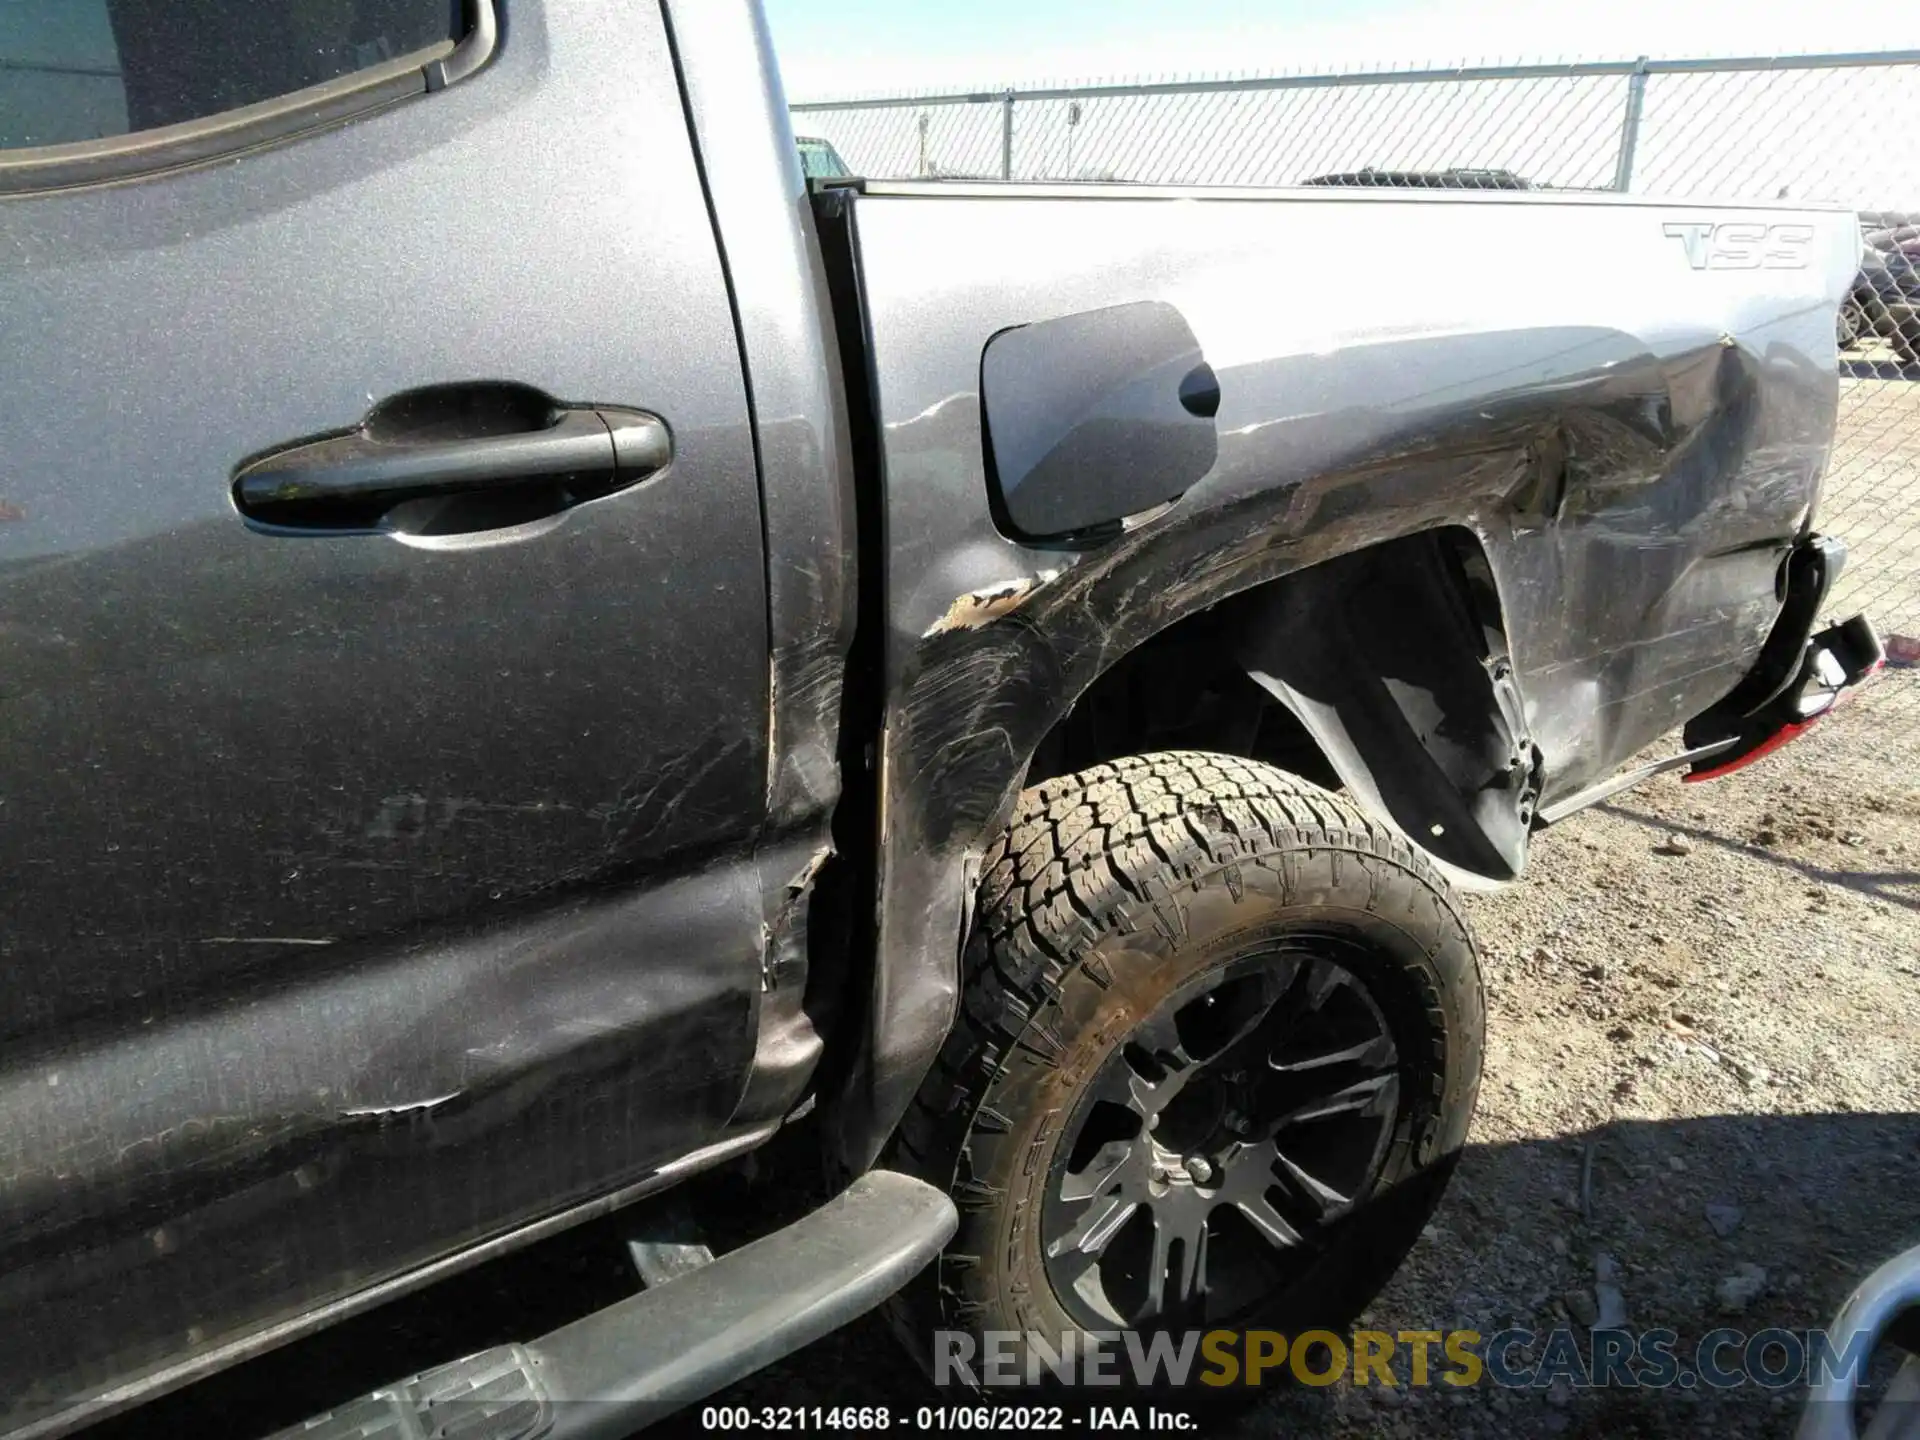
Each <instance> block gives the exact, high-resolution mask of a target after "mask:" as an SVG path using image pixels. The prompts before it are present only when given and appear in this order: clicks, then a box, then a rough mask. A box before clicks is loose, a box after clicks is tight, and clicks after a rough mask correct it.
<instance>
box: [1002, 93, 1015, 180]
mask: <svg viewBox="0 0 1920 1440" xmlns="http://www.w3.org/2000/svg"><path fill="white" fill-rule="evenodd" d="M1000 178H1001V179H1002V180H1011V179H1012V178H1013V91H1012V89H1011V88H1009V89H1008V91H1007V93H1006V94H1005V95H1004V96H1002V97H1001V99H1000Z"/></svg>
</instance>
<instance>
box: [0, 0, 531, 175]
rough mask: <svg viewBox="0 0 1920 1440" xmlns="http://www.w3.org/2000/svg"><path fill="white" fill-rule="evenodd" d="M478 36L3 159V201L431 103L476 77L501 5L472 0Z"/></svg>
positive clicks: (196, 160)
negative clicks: (209, 110)
mask: <svg viewBox="0 0 1920 1440" xmlns="http://www.w3.org/2000/svg"><path fill="white" fill-rule="evenodd" d="M466 4H467V18H468V20H469V22H470V27H469V29H468V30H467V33H466V36H465V38H463V39H461V40H459V41H453V40H442V41H440V42H439V43H438V44H435V45H429V46H427V47H426V48H425V49H421V50H415V51H413V52H412V53H410V54H407V55H402V56H400V57H399V58H398V59H394V60H389V61H386V62H385V63H384V64H380V65H370V66H368V67H367V68H366V69H364V70H356V71H354V72H353V73H352V74H350V75H342V76H340V77H339V78H338V79H335V80H327V81H323V82H322V83H321V84H318V85H309V86H308V87H307V88H306V89H304V90H293V91H290V92H288V93H287V94H285V95H276V96H274V97H273V98H272V99H270V100H262V101H260V102H258V103H257V104H253V105H244V106H242V107H240V108H239V109H237V110H223V111H221V112H220V113H219V114H217V115H207V116H203V117H202V118H200V119H198V120H186V121H182V122H181V123H180V124H177V125H162V126H159V127H157V128H155V129H152V130H137V131H135V132H133V133H132V134H130V135H109V136H105V137H103V138H101V139H99V140H79V141H73V142H71V143H68V144H65V145H37V146H31V147H28V148H25V149H20V150H0V196H4V195H18V194H22V193H31V192H34V191H42V190H65V189H70V188H72V187H75V186H80V185H98V184H104V183H106V182H108V181H112V180H127V179H131V178H134V177H136V176H141V175H149V174H153V173H156V172H159V171H166V170H177V169H179V168H181V167H182V166H186V165H197V164H200V163H201V162H203V161H207V160H215V159H219V158H220V157H222V156H226V155H234V154H238V153H240V152H242V151H246V150H254V149H257V148H259V147H260V146H262V145H269V144H272V143H274V142H275V141H280V140H290V139H293V138H295V137H297V136H300V135H304V134H306V133H307V132H308V131H312V130H318V129H321V128H323V127H325V126H328V125H333V124H336V123H338V122H339V121H342V120H346V119H349V118H351V117H353V116H355V115H360V114H364V113H365V112H367V111H369V110H377V109H379V108H380V107H382V106H385V105H390V104H393V103H394V102H395V101H398V100H405V99H409V98H411V97H413V96H416V95H427V94H431V93H432V92H434V91H436V90H444V89H445V88H446V87H447V86H449V85H452V84H454V83H456V82H458V81H461V80H464V79H466V78H467V77H468V76H470V75H472V74H474V73H475V72H476V71H478V70H479V69H480V68H481V67H482V66H483V65H485V64H486V63H487V61H488V60H490V59H492V58H493V53H494V51H495V50H496V49H497V48H498V47H499V43H500V20H499V16H498V14H497V13H496V0H466Z"/></svg>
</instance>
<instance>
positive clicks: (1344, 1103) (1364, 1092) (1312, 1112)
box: [1272, 1071, 1400, 1134]
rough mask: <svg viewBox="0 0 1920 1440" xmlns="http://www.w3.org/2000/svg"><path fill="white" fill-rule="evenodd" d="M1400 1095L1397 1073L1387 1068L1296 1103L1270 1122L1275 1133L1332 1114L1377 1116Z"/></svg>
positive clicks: (1322, 1118)
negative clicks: (1304, 1101)
mask: <svg viewBox="0 0 1920 1440" xmlns="http://www.w3.org/2000/svg"><path fill="white" fill-rule="evenodd" d="M1399 1098H1400V1076H1399V1074H1398V1073H1397V1072H1394V1071H1388V1072H1387V1073H1386V1074H1384V1075H1369V1076H1367V1077H1366V1078H1365V1079H1364V1080H1356V1081H1354V1082H1353V1084H1351V1085H1347V1086H1343V1087H1342V1088H1340V1089H1339V1090H1336V1091H1334V1092H1333V1093H1332V1094H1331V1095H1323V1096H1321V1097H1320V1098H1319V1099H1317V1100H1309V1101H1307V1103H1306V1104H1304V1105H1296V1106H1295V1107H1294V1108H1293V1109H1291V1110H1289V1111H1288V1112H1287V1113H1286V1114H1284V1115H1282V1116H1281V1117H1280V1118H1279V1119H1278V1120H1275V1121H1274V1122H1273V1127H1272V1128H1273V1131H1274V1133H1275V1134H1278V1133H1279V1132H1280V1131H1282V1130H1285V1129H1287V1128H1288V1127H1289V1126H1293V1125H1299V1124H1303V1123H1304V1122H1306V1121H1308V1120H1325V1119H1328V1118H1329V1117H1331V1116H1334V1115H1377V1114H1383V1113H1387V1112H1390V1111H1391V1110H1392V1109H1393V1106H1394V1103H1395V1102H1396V1101H1397V1100H1398V1099H1399Z"/></svg>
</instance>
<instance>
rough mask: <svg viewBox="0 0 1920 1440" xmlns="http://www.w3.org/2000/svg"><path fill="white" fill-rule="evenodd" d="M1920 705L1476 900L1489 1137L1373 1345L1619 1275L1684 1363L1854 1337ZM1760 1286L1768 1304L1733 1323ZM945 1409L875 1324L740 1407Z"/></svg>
mask: <svg viewBox="0 0 1920 1440" xmlns="http://www.w3.org/2000/svg"><path fill="white" fill-rule="evenodd" d="M1876 692H1877V693H1876ZM1916 702H1920V672H1915V671H1905V672H1892V673H1890V674H1889V675H1887V676H1886V677H1884V678H1883V679H1882V680H1881V681H1880V682H1878V684H1877V686H1876V687H1875V688H1874V689H1871V690H1869V691H1868V692H1867V693H1865V694H1864V695H1862V696H1861V697H1860V698H1859V699H1858V700H1856V701H1855V702H1853V703H1852V704H1851V705H1850V706H1848V707H1844V708H1843V709H1842V710H1841V711H1840V712H1839V713H1837V714H1836V715H1835V716H1834V717H1832V718H1831V719H1830V720H1828V721H1827V722H1826V723H1825V724H1823V725H1822V726H1820V727H1817V728H1816V729H1815V730H1814V731H1813V732H1812V733H1811V734H1810V735H1808V736H1806V737H1805V738H1803V739H1802V740H1800V741H1799V742H1797V743H1796V744H1795V745H1793V746H1791V747H1789V748H1788V749H1787V750H1785V751H1782V752H1780V753H1779V754H1777V755H1775V756H1772V757H1770V758H1769V759H1767V760H1766V761H1763V762H1761V763H1760V764H1759V765H1757V766H1755V767H1754V768H1752V769H1751V770H1749V771H1747V772H1746V773H1745V774H1744V775H1742V776H1740V777H1738V778H1735V779H1730V780H1728V781H1725V782H1722V783H1718V784H1708V785H1701V786H1689V785H1682V784H1680V783H1679V782H1678V781H1677V780H1674V779H1672V778H1670V777H1669V778H1662V779H1659V780H1656V781H1654V782H1652V783H1650V784H1649V785H1647V786H1645V787H1643V788H1642V789H1639V790H1636V791H1630V792H1628V793H1627V794H1625V795H1623V796H1620V797H1618V798H1617V799H1616V800H1615V801H1614V802H1613V803H1611V804H1609V805H1607V806H1605V807H1603V808H1601V809H1597V810H1594V811H1590V812H1588V813H1587V814H1585V815H1582V816H1578V817H1575V818H1574V819H1572V820H1569V821H1567V822H1565V823H1564V824H1562V825H1561V826H1559V827H1557V828H1555V829H1553V830H1550V831H1548V832H1546V833H1544V834H1542V835H1541V836H1540V837H1538V841H1537V843H1536V845H1535V847H1534V851H1533V860H1532V863H1531V867H1530V870H1529V874H1528V877H1527V879H1526V880H1525V882H1524V883H1522V884H1520V885H1519V886H1517V887H1515V888H1513V889H1511V890H1509V891H1507V892H1504V893H1501V894H1497V895H1488V896H1479V897H1474V898H1473V899H1471V900H1470V901H1469V906H1470V909H1471V911H1472V914H1473V918H1474V923H1475V926H1476V928H1477V930H1478V933H1479V936H1480V939H1481V942H1482V945H1483V949H1484V957H1485V973H1486V982H1487V989H1488V999H1489V1018H1488V1028H1489V1045H1488V1051H1487V1065H1486V1074H1485V1080H1484V1083H1483V1086H1482V1089H1481V1096H1480V1110H1479V1116H1478V1119H1477V1121H1476V1123H1475V1126H1474V1130H1473V1133H1472V1136H1471V1140H1470V1144H1469V1148H1468V1151H1467V1153H1466V1155H1465V1158H1464V1159H1463V1161H1462V1163H1461V1166H1460V1170H1459V1172H1458V1174H1457V1176H1456V1177H1455V1179H1454V1182H1453V1184H1452V1186H1451V1187H1450V1189H1449V1191H1448V1193H1447V1196H1446V1199H1445V1200H1444V1201H1443V1203H1442V1205H1441V1208H1440V1211H1439V1214H1438V1215H1437V1217H1436V1218H1435V1220H1434V1222H1433V1224H1432V1225H1431V1226H1430V1227H1429V1228H1428V1231H1427V1233H1426V1235H1425V1238H1424V1239H1423V1241H1422V1243H1421V1244H1420V1245H1419V1247H1418V1248H1417V1249H1416V1251H1415V1252H1414V1254H1413V1255H1412V1257H1411V1258H1410V1259H1409V1261H1408V1263H1407V1264H1406V1265H1405V1266H1404V1267H1403V1268H1402V1269H1401V1271H1400V1272H1399V1274H1398V1275H1397V1276H1396V1277H1395V1278H1394V1280H1393V1281H1392V1282H1391V1283H1390V1284H1389V1286H1388V1287H1387V1289H1386V1290H1385V1291H1384V1293H1382V1294H1381V1296H1380V1297H1379V1299H1378V1300H1377V1301H1376V1302H1375V1304H1374V1305H1373V1307H1372V1309H1371V1310H1370V1312H1369V1314H1368V1316H1367V1317H1366V1319H1367V1323H1368V1324H1369V1326H1370V1327H1373V1328H1379V1329H1385V1330H1394V1331H1398V1330H1403V1329H1443V1330H1444V1329H1453V1328H1470V1329H1475V1330H1479V1331H1481V1332H1482V1333H1491V1332H1493V1331H1496V1330H1498V1329H1500V1328H1503V1327H1505V1326H1509V1325H1512V1326H1522V1327H1527V1328H1532V1329H1536V1330H1546V1329H1550V1328H1551V1327H1553V1326H1555V1325H1564V1324H1573V1325H1575V1326H1577V1327H1582V1328H1584V1326H1586V1325H1589V1324H1591V1323H1592V1320H1593V1316H1594V1314H1595V1312H1596V1310H1597V1309H1598V1306H1599V1303H1600V1296H1599V1295H1598V1294H1597V1284H1598V1282H1597V1279H1596V1267H1598V1268H1599V1273H1600V1276H1601V1277H1602V1278H1603V1279H1604V1283H1605V1284H1606V1285H1609V1286H1611V1287H1613V1288H1615V1289H1617V1291H1618V1292H1619V1298H1620V1299H1621V1300H1622V1301H1624V1309H1625V1318H1626V1323H1627V1324H1628V1325H1630V1326H1632V1327H1635V1328H1650V1327H1667V1328H1670V1329H1672V1330H1674V1331H1676V1332H1678V1334H1679V1337H1680V1343H1679V1344H1678V1345H1677V1346H1676V1351H1677V1353H1679V1354H1680V1355H1682V1356H1683V1357H1684V1356H1687V1355H1689V1354H1690V1348H1691V1345H1692V1343H1693V1342H1695V1341H1697V1340H1698V1339H1699V1337H1700V1336H1701V1335H1703V1334H1705V1333H1706V1332H1707V1331H1710V1330H1712V1329H1714V1328H1716V1327H1719V1326H1722V1325H1732V1326H1738V1327H1741V1328H1743V1329H1747V1330H1759V1329H1763V1328H1766V1327H1768V1326H1773V1325H1780V1326H1786V1327H1790V1328H1805V1327H1809V1326H1817V1325H1820V1324H1823V1323H1824V1322H1825V1321H1826V1320H1827V1319H1828V1318H1830V1317H1831V1316H1832V1314H1833V1312H1834V1311H1835V1310H1836V1309H1837V1308H1838V1306H1839V1304H1840V1303H1841V1301H1842V1300H1843V1299H1844V1298H1845V1296H1846V1294H1847V1292H1848V1290H1849V1289H1850V1288H1851V1287H1852V1285H1853V1284H1854V1283H1855V1282H1856V1281H1857V1280H1859V1279H1860V1278H1862V1277H1863V1276H1865V1275H1866V1274H1867V1272H1869V1271H1870V1270H1872V1269H1873V1268H1874V1267H1875V1266H1876V1265H1878V1264H1879V1263H1880V1262H1881V1261H1882V1260H1884V1259H1886V1258H1887V1257H1888V1256H1890V1255H1892V1254H1894V1253H1895V1252H1897V1251H1899V1250H1900V1249H1902V1248H1905V1247H1906V1246H1909V1245H1913V1244H1915V1243H1920V1031H1916V1028H1915V1023H1914V997H1915V995H1916V994H1917V993H1920V703H1916ZM1583 1176H1586V1177H1589V1178H1587V1179H1586V1182H1585V1185H1584V1187H1583ZM1583 1189H1584V1193H1583ZM1743 1267H1757V1270H1758V1271H1759V1272H1764V1274H1761V1275H1758V1276H1757V1277H1756V1272H1755V1271H1754V1270H1752V1269H1743ZM1743 1281H1744V1282H1745V1284H1746V1288H1748V1289H1752V1290H1755V1291H1756V1292H1757V1293H1754V1294H1753V1295H1752V1297H1751V1298H1750V1299H1745V1300H1738V1297H1737V1296H1736V1297H1735V1300H1729V1299H1728V1298H1727V1297H1726V1296H1723V1295H1722V1293H1721V1290H1722V1287H1723V1282H1733V1283H1732V1284H1731V1285H1730V1286H1728V1287H1727V1288H1728V1289H1729V1292H1730V1293H1731V1292H1735V1291H1738V1290H1739V1289H1740V1288H1741V1283H1742V1282H1743ZM1608 1299H1609V1301H1611V1299H1612V1297H1608ZM1736 1302H1737V1303H1736ZM930 1398H931V1399H932V1400H933V1401H934V1402H936V1403H937V1401H938V1400H939V1398H941V1397H939V1396H937V1395H931V1392H929V1391H928V1390H927V1389H926V1388H925V1387H924V1386H923V1385H922V1384H921V1382H919V1380H918V1378H917V1376H916V1375H915V1374H914V1373H913V1372H912V1370H911V1367H909V1366H908V1365H907V1364H906V1363H905V1362H904V1361H902V1360H899V1359H897V1358H896V1355H895V1352H894V1350H893V1348H892V1341H891V1337H890V1336H889V1335H888V1334H887V1332H886V1329H885V1326H884V1325H882V1324H881V1323H880V1322H878V1321H877V1320H873V1319H869V1320H867V1321H864V1322H861V1323H859V1324H857V1325H855V1326H853V1327H851V1328H850V1329H848V1330H846V1331H844V1332H842V1333H841V1334H839V1335H836V1336H833V1337H830V1338H829V1339H827V1340H825V1341H822V1342H821V1343H820V1344H818V1345H815V1346H813V1347H812V1348H811V1349H809V1350H807V1351H804V1352H802V1353H801V1354H800V1355H798V1356H795V1357H794V1358H793V1359H791V1360H789V1361H788V1362H786V1363H784V1364H782V1365H780V1366H777V1367H775V1368H774V1369H772V1370H769V1371H766V1372H763V1373H762V1374H761V1375H759V1376H756V1377H754V1378H753V1379H752V1380H750V1381H748V1382H746V1383H745V1384H743V1385H741V1386H738V1387H736V1388H735V1390H734V1391H732V1392H730V1393H729V1394H728V1395H725V1396H721V1397H716V1402H717V1403H744V1404H753V1405H763V1404H775V1405H778V1404H809V1405H811V1404H881V1403H886V1404H891V1405H892V1406H893V1407H894V1408H895V1410H896V1413H897V1412H899V1411H900V1410H901V1409H902V1408H903V1407H910V1406H913V1405H917V1404H924V1403H928V1401H929V1399H930ZM1799 1402H1800V1397H1799V1395H1798V1394H1797V1393H1792V1394H1780V1395H1772V1394H1769V1393H1767V1392H1764V1391H1761V1390H1758V1389H1741V1390H1734V1391H1727V1392H1708V1391H1706V1390H1705V1389H1704V1388H1700V1387H1695V1388H1681V1387H1675V1388H1671V1389H1667V1390H1660V1391H1654V1390H1586V1391H1574V1392H1570V1391H1568V1390H1566V1389H1549V1390H1547V1391H1543V1392H1517V1393H1508V1392H1502V1391H1499V1390H1497V1389H1495V1388H1493V1387H1491V1386H1482V1387H1476V1388H1474V1389H1471V1390H1468V1391H1465V1392H1459V1393H1441V1392H1439V1391H1435V1390H1427V1391H1415V1390H1412V1389H1406V1390H1400V1391H1385V1390H1382V1389H1380V1388H1379V1387H1377V1386H1371V1387H1367V1388H1364V1389H1356V1388H1354V1387H1351V1386H1347V1385H1338V1386H1334V1387H1331V1388H1329V1389H1324V1390H1306V1389H1301V1390H1297V1391H1293V1392H1289V1393H1284V1394H1281V1395H1278V1396H1275V1397H1273V1398H1272V1399H1270V1400H1269V1401H1268V1402H1266V1404H1265V1405H1264V1406H1263V1407H1262V1408H1260V1409H1259V1410H1257V1411H1255V1412H1253V1413H1251V1414H1248V1415H1247V1416H1245V1417H1244V1418H1243V1419H1242V1420H1240V1421H1238V1422H1237V1423H1234V1424H1232V1425H1225V1424H1222V1425H1218V1426H1214V1427H1210V1428H1212V1429H1213V1430H1214V1433H1219V1434H1227V1435H1231V1436H1234V1437H1236V1440H1254V1437H1264V1436H1268V1435H1275V1434H1285V1435H1289V1436H1298V1437H1303V1440H1304V1437H1316V1440H1318V1437H1327V1440H1334V1437H1339V1440H1348V1437H1352V1440H1359V1437H1375V1436H1423V1437H1424V1436H1458V1437H1463V1440H1464V1437H1472V1436H1480V1437H1486V1440H1496V1437H1498V1440H1505V1437H1530V1436H1556V1437H1557V1436H1575V1437H1601V1436H1605V1437H1615V1436H1648V1437H1652V1436H1682V1435H1685V1436H1694V1435H1702V1434H1714V1435H1728V1434H1735V1435H1753V1436H1785V1435H1787V1434H1789V1433H1790V1432H1791V1429H1792V1427H1793V1423H1794V1418H1795V1415H1796V1413H1797V1410H1798V1406H1799ZM687 1423H688V1424H689V1425H691V1423H692V1422H691V1419H689V1421H688V1422H687Z"/></svg>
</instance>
